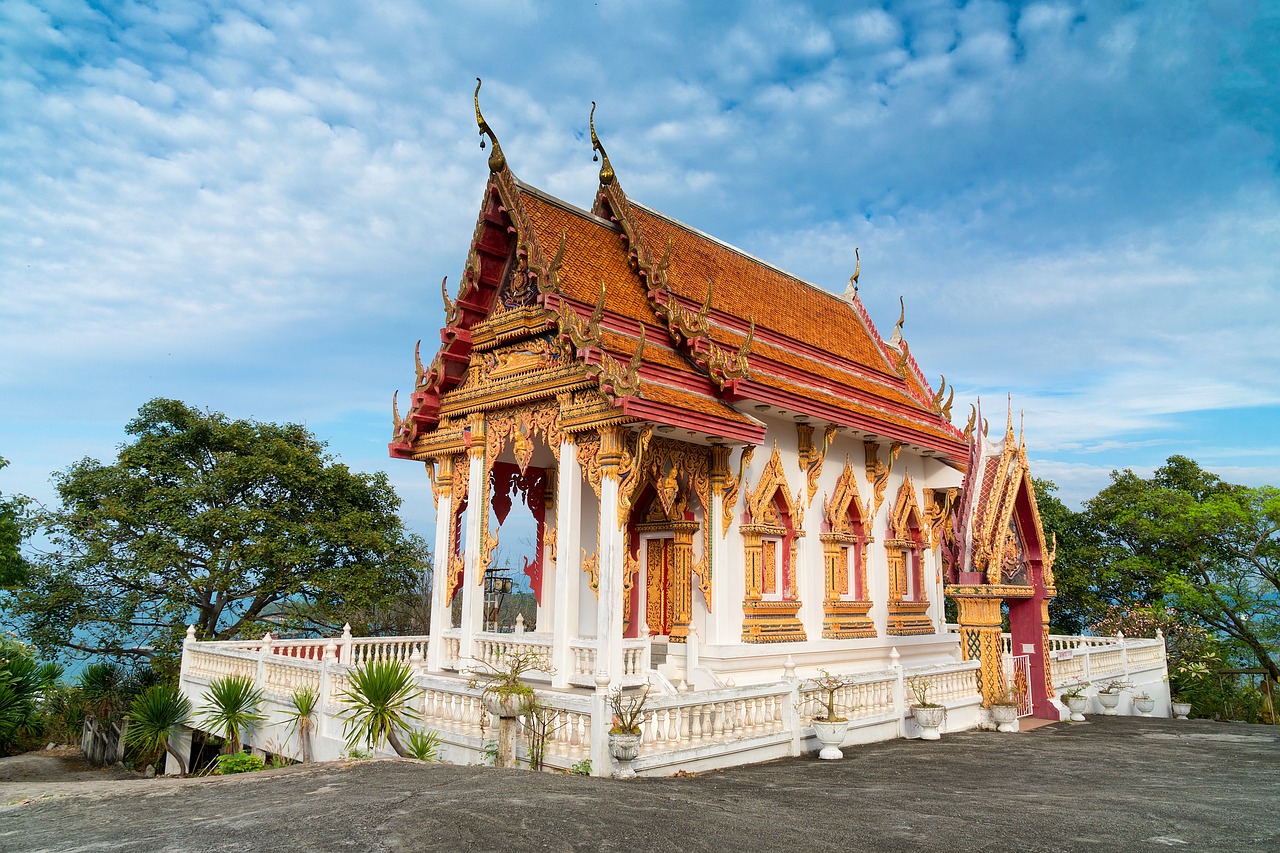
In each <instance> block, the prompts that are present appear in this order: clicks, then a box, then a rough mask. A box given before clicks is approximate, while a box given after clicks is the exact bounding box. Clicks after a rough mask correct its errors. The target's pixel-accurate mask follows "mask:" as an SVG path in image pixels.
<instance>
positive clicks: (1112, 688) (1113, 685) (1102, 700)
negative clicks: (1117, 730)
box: [1098, 681, 1129, 717]
mask: <svg viewBox="0 0 1280 853" xmlns="http://www.w3.org/2000/svg"><path fill="white" fill-rule="evenodd" d="M1128 686H1129V685H1128V683H1127V682H1124V681H1109V682H1107V686H1106V687H1104V688H1102V689H1101V690H1099V691H1098V704H1099V705H1101V706H1102V713H1103V714H1105V715H1106V716H1108V717H1114V716H1115V715H1116V713H1117V711H1116V708H1117V707H1118V706H1119V705H1120V696H1121V694H1123V693H1124V690H1125V688H1126V687H1128Z"/></svg>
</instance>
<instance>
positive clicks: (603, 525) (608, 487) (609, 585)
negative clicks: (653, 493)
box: [596, 469, 624, 687]
mask: <svg viewBox="0 0 1280 853" xmlns="http://www.w3.org/2000/svg"><path fill="white" fill-rule="evenodd" d="M615 470H616V469H615ZM618 485H619V484H618V478H617V476H616V474H609V473H606V474H605V475H604V476H603V477H602V478H601V481H600V589H599V597H598V599H597V602H596V644H597V645H596V671H597V672H598V673H600V674H603V675H607V676H608V677H609V685H610V686H611V687H613V686H616V685H617V684H618V683H619V682H621V680H622V554H623V547H624V546H623V534H622V531H620V530H619V529H618Z"/></svg>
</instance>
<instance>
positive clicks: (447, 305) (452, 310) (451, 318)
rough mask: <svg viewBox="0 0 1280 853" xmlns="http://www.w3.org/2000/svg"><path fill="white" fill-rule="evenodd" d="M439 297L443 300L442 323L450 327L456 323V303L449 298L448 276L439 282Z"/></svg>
mask: <svg viewBox="0 0 1280 853" xmlns="http://www.w3.org/2000/svg"><path fill="white" fill-rule="evenodd" d="M440 295H441V296H442V297H443V298H444V323H445V325H446V326H452V325H454V324H456V323H457V322H458V303H456V302H454V301H453V300H452V299H450V298H449V276H445V277H444V278H443V279H441V280H440Z"/></svg>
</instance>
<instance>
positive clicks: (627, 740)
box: [609, 732, 641, 779]
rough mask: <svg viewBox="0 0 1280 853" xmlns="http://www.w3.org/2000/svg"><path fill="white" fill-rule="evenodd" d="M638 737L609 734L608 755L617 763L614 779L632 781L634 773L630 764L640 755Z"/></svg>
mask: <svg viewBox="0 0 1280 853" xmlns="http://www.w3.org/2000/svg"><path fill="white" fill-rule="evenodd" d="M640 738H641V736H640V735H616V734H614V733H612V732H610V733H609V755H611V756H612V757H613V760H614V761H616V762H618V769H617V770H615V771H614V773H613V778H615V779H634V778H635V777H636V771H634V770H632V769H631V762H633V761H635V760H636V756H638V755H639V754H640Z"/></svg>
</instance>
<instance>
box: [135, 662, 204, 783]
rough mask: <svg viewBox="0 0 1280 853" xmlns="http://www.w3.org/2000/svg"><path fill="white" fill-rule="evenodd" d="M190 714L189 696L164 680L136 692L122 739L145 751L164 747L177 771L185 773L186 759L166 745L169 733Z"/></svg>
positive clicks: (152, 751) (185, 720)
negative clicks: (162, 682)
mask: <svg viewBox="0 0 1280 853" xmlns="http://www.w3.org/2000/svg"><path fill="white" fill-rule="evenodd" d="M190 716H191V700H190V699H188V698H187V697H186V696H183V695H182V692H181V691H179V690H178V688H176V687H172V686H170V685H167V684H156V685H153V686H151V687H148V688H147V689H146V690H144V691H142V692H141V693H139V694H138V695H137V697H135V698H134V700H133V703H132V704H131V705H130V706H129V713H128V718H129V727H128V729H126V730H125V735H124V741H125V743H127V744H129V745H130V746H135V747H137V748H138V749H140V750H142V751H143V752H147V753H156V752H160V751H161V750H164V751H165V752H167V753H169V754H170V755H172V756H173V757H174V759H175V760H176V761H177V762H178V771H179V772H180V773H181V774H182V775H183V776H186V775H187V765H186V762H184V761H183V760H182V756H181V755H178V753H177V752H175V751H174V749H173V747H171V746H170V745H169V736H170V734H171V733H172V732H173V730H174V728H176V727H177V726H180V725H183V724H185V723H186V722H187V720H188V719H189V718H190Z"/></svg>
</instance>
